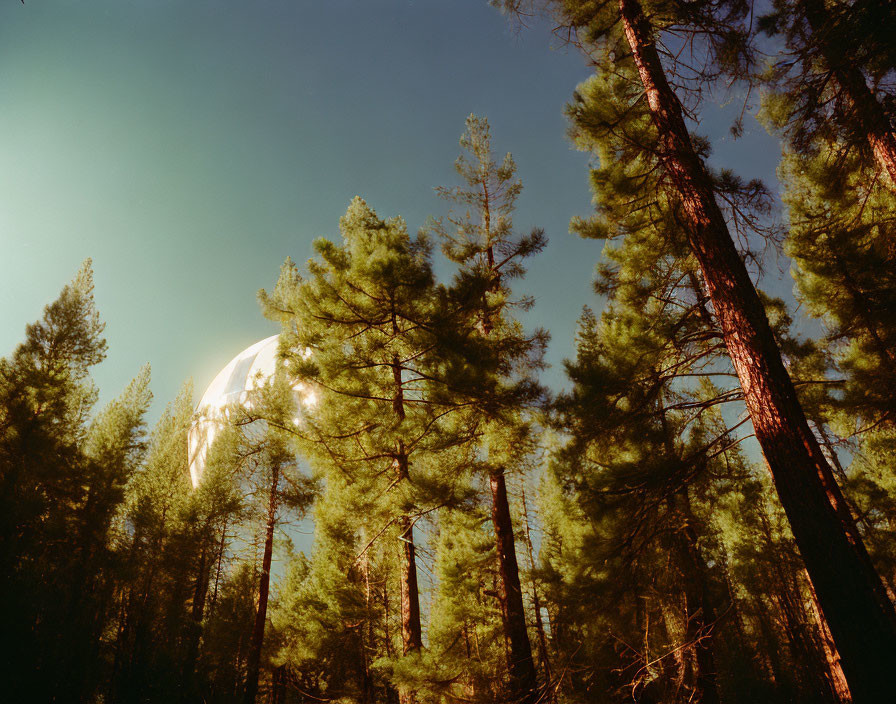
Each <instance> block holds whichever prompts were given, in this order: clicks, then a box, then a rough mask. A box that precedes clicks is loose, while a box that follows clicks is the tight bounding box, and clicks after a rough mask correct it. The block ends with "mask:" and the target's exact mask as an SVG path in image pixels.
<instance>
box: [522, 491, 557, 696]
mask: <svg viewBox="0 0 896 704" xmlns="http://www.w3.org/2000/svg"><path fill="white" fill-rule="evenodd" d="M522 501H523V528H524V529H525V531H526V532H525V536H526V552H527V553H528V557H529V568H530V570H532V572H534V571H535V552H534V549H533V547H532V534H531V532H530V530H529V508H528V506H527V504H526V489H525V487H523V490H522ZM532 607H533V609H534V610H535V632H536V633H537V634H538V650H539V659H540V660H541V667H542V670H543V675H544V681H545V683H547V684H549V683H550V681H551V676H552V675H551V658H550V653H549V651H548V639H547V635H546V634H545V631H544V622H543V620H542V617H541V599H539V597H538V584H537V583H536V581H535V578H534V577H533V578H532Z"/></svg>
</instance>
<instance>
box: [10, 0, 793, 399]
mask: <svg viewBox="0 0 896 704" xmlns="http://www.w3.org/2000/svg"><path fill="white" fill-rule="evenodd" d="M588 73H589V71H588V69H587V67H586V66H585V64H584V61H583V59H582V58H581V57H580V56H579V55H578V54H577V53H576V52H575V51H574V50H572V49H566V48H564V47H562V46H561V44H560V42H559V40H558V39H556V38H555V37H553V36H552V35H551V32H550V26H549V25H546V24H544V23H534V24H533V26H532V27H530V28H529V29H527V30H523V31H522V32H518V31H517V30H515V29H514V28H513V27H512V26H511V25H510V24H509V23H508V22H507V21H506V20H505V19H504V18H503V17H502V16H501V15H500V14H499V13H498V12H497V11H495V10H493V9H491V8H489V7H488V6H487V3H486V2H485V0H452V1H451V2H445V1H444V0H367V1H362V0H326V1H325V2H320V1H317V2H313V1H312V0H291V1H289V0H266V1H262V2H252V3H247V2H235V1H231V0H191V2H187V3H184V2H174V1H170V0H80V1H76V0H28V4H26V5H22V4H20V3H18V2H5V3H3V4H2V6H0V154H2V159H3V168H2V169H0V202H2V207H0V245H2V246H0V253H2V254H0V355H6V354H8V353H9V352H10V351H11V350H12V349H13V348H14V346H15V345H16V344H17V343H18V342H19V341H20V340H21V339H22V337H23V333H24V327H25V325H26V324H27V323H28V322H30V321H32V320H34V319H36V318H37V317H39V315H40V312H41V309H42V307H43V306H44V305H45V304H46V303H47V302H49V301H50V300H52V299H53V298H54V297H55V296H56V295H57V293H58V291H59V289H60V288H61V287H62V286H63V285H64V284H65V283H66V282H67V281H68V280H69V279H70V278H71V277H72V276H73V275H74V273H75V271H76V270H77V268H78V265H79V263H80V262H81V261H82V260H83V259H85V258H87V257H92V258H93V262H94V271H95V277H96V297H97V303H98V306H99V309H100V312H101V314H102V316H103V319H104V320H105V321H106V323H107V328H106V335H107V339H108V341H109V357H108V359H107V361H106V362H105V363H104V364H103V365H101V366H100V367H99V368H98V369H97V371H96V374H95V378H96V379H97V381H98V383H99V385H100V388H101V391H102V398H103V399H104V400H107V399H109V398H111V397H112V396H113V395H115V394H117V393H118V392H119V391H120V389H121V388H122V387H123V386H124V385H125V384H126V383H127V381H128V380H129V379H130V378H131V377H133V375H134V374H136V372H137V371H138V369H139V368H140V366H141V365H142V364H144V363H146V362H149V363H150V364H151V365H152V368H153V384H152V387H153V391H154V393H155V395H156V404H155V407H154V413H153V415H154V416H155V415H157V414H158V413H159V412H160V410H161V408H162V407H163V406H164V404H165V403H167V402H168V401H169V400H170V399H171V398H172V397H173V396H174V395H175V394H176V393H177V390H178V388H179V387H180V385H181V383H182V382H183V381H184V380H185V379H188V378H191V377H192V378H193V379H194V381H195V383H196V391H197V397H198V394H200V393H201V392H202V390H203V389H204V388H205V386H206V385H207V384H208V383H209V382H210V381H211V379H212V377H213V376H214V374H215V373H216V372H217V371H218V370H219V369H220V368H221V367H222V366H223V365H224V364H226V363H227V361H229V360H230V359H231V358H232V357H233V356H234V355H236V353H238V352H239V351H240V350H242V349H243V348H245V347H247V346H248V345H250V344H251V343H252V342H254V341H256V340H258V339H261V338H262V337H266V336H268V335H270V334H274V333H276V332H277V330H276V327H275V326H273V325H272V324H271V323H269V322H267V321H266V320H264V319H263V318H262V317H261V315H260V313H259V311H258V306H257V304H256V302H255V293H256V291H257V290H258V289H259V288H261V287H268V286H271V285H273V283H274V281H275V279H276V276H277V272H278V268H279V266H280V264H281V262H282V261H283V259H284V258H285V257H286V256H287V255H289V256H292V257H293V258H294V259H296V260H297V261H299V262H303V261H304V260H305V259H307V257H308V256H309V255H310V244H311V242H312V240H313V239H315V238H316V237H319V236H328V237H331V238H336V237H338V229H337V222H338V219H339V216H340V215H341V214H342V213H343V212H344V211H345V209H346V207H347V205H348V202H349V200H350V199H351V198H352V196H354V195H356V194H357V195H361V196H362V197H363V198H365V200H367V202H368V203H369V204H370V205H371V206H373V207H374V208H375V209H376V210H377V212H378V213H379V215H380V216H383V217H386V216H392V215H402V216H404V218H405V219H406V220H407V222H408V225H409V227H410V228H411V229H412V231H413V230H416V229H417V228H418V227H420V226H421V225H422V224H423V222H424V220H425V219H426V217H427V215H430V214H434V215H438V214H442V213H444V211H445V205H444V204H443V203H442V202H441V201H440V200H439V199H438V198H436V197H435V195H434V193H433V187H434V186H437V185H450V184H453V183H454V171H453V167H452V164H453V161H454V159H455V158H456V156H457V154H458V145H457V140H458V138H459V136H460V133H461V132H462V130H463V123H464V119H465V117H466V116H467V115H468V114H469V113H471V112H475V113H477V114H480V115H485V116H487V117H488V118H489V120H490V122H491V125H492V135H493V145H494V146H495V147H496V149H497V150H499V151H502V152H503V151H511V152H513V154H514V157H515V159H516V161H517V164H518V167H519V174H520V176H521V177H522V179H523V182H524V184H525V191H524V193H523V195H522V196H521V198H520V201H519V209H518V212H517V215H516V219H515V221H516V224H517V226H518V228H519V229H520V230H525V229H528V228H530V227H532V226H533V225H539V226H541V227H544V228H545V230H546V232H547V234H548V236H549V237H550V240H551V242H550V245H549V247H548V249H547V251H546V252H545V253H544V254H543V255H541V256H540V257H538V258H537V259H536V260H534V261H533V263H532V266H531V268H530V275H529V276H528V278H527V280H526V284H525V290H526V292H528V293H531V294H533V295H534V296H535V297H536V306H535V309H534V311H533V312H532V313H531V314H530V315H529V316H528V318H527V320H528V321H529V322H530V323H531V324H538V325H543V326H545V327H547V328H548V329H549V330H550V331H551V333H552V335H553V337H554V341H553V343H552V346H551V350H550V355H549V361H550V362H551V363H552V365H553V369H552V370H551V372H550V373H549V374H548V375H547V381H549V382H550V383H551V385H552V386H554V387H555V388H558V387H559V386H560V384H561V383H562V372H561V369H560V362H561V360H562V359H563V358H564V357H568V356H569V355H570V354H571V351H572V336H573V332H574V326H575V320H576V318H577V317H578V315H579V311H580V309H581V306H582V305H583V304H585V303H592V304H593V303H594V302H595V299H594V296H593V294H592V292H591V278H592V272H593V269H594V264H595V262H596V260H597V258H598V256H599V253H600V249H601V244H600V243H598V242H585V241H581V240H578V239H577V238H575V237H573V236H572V235H569V234H567V226H568V222H569V218H570V217H571V216H573V215H583V214H587V213H588V212H589V211H590V207H591V206H590V195H589V193H588V189H587V183H586V166H587V163H588V160H587V157H586V156H585V155H583V154H579V153H576V152H574V151H573V150H572V148H571V146H570V145H569V143H568V141H567V140H566V137H565V130H566V122H565V119H564V117H563V106H564V104H565V103H566V101H567V100H569V98H570V96H571V94H572V91H573V89H574V88H575V86H576V84H577V83H578V82H580V81H581V80H583V79H584V78H586V77H587V75H588ZM738 109H739V106H733V107H732V106H728V107H726V108H720V109H719V110H718V111H717V112H718V115H715V114H714V117H713V119H712V121H709V122H705V123H704V125H702V126H701V128H702V131H703V132H704V133H709V134H710V135H711V136H716V137H719V139H718V140H717V141H716V152H717V159H718V160H719V161H720V162H722V163H725V164H726V165H729V166H733V167H734V168H735V169H737V170H738V171H739V172H740V173H742V174H743V175H744V176H749V177H752V176H757V175H758V176H764V177H766V178H769V177H770V175H773V173H774V166H775V163H776V162H777V159H778V148H777V146H776V145H775V144H774V142H772V141H771V140H769V139H768V138H767V137H765V136H764V134H762V133H761V128H759V127H758V126H751V125H748V134H747V137H746V138H745V139H742V140H740V141H738V142H732V141H731V140H729V139H726V138H725V137H724V134H725V128H726V126H727V119H725V118H726V116H727V115H728V114H729V113H730V112H731V111H733V112H735V113H736V112H737V110H738ZM786 288H789V284H787V285H786Z"/></svg>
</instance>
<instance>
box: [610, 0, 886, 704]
mask: <svg viewBox="0 0 896 704" xmlns="http://www.w3.org/2000/svg"><path fill="white" fill-rule="evenodd" d="M619 9H620V14H621V21H622V28H623V30H624V32H625V36H626V38H627V39H628V42H629V45H630V47H631V50H632V55H633V58H634V61H635V64H636V66H637V69H638V73H639V76H640V79H641V82H642V84H643V86H644V90H645V94H646V100H647V104H648V107H649V110H650V114H651V117H652V119H653V122H654V124H655V125H656V128H657V130H658V133H659V138H660V149H661V150H662V155H661V158H662V160H663V165H664V167H665V170H666V172H667V174H668V176H669V178H670V180H671V182H672V183H673V184H674V187H675V189H676V191H677V195H678V197H679V198H680V203H681V211H682V212H681V216H682V218H683V221H684V225H685V228H686V230H687V235H688V239H689V243H690V246H691V249H692V251H693V253H694V255H695V257H696V258H697V261H698V263H699V265H700V268H701V270H702V272H703V278H704V282H705V286H706V291H707V294H708V296H709V299H710V301H711V302H712V305H713V308H714V310H715V314H716V317H717V318H718V320H719V323H720V326H721V328H722V332H723V335H724V338H725V343H726V345H727V348H728V352H729V354H730V356H731V360H732V362H733V364H734V367H735V370H736V371H737V375H738V377H739V379H740V383H741V386H742V388H743V391H744V398H745V401H746V405H747V409H748V411H749V413H750V417H751V419H752V421H753V428H754V431H755V434H756V438H757V440H758V441H759V444H760V446H761V448H762V451H763V454H764V455H765V458H766V461H767V462H768V465H769V469H770V470H771V473H772V476H773V477H774V481H775V486H776V488H777V491H778V495H779V497H780V499H781V503H782V505H783V507H784V510H785V512H786V513H787V517H788V519H789V521H790V525H791V528H792V530H793V533H794V537H795V538H796V541H797V545H798V546H799V549H800V552H801V554H802V557H803V559H804V561H805V564H806V567H807V569H808V572H809V575H810V576H811V578H812V582H813V584H814V586H815V589H816V592H817V594H818V598H819V603H820V604H821V606H822V610H823V611H824V614H825V617H826V618H827V620H828V624H829V625H830V628H831V632H832V633H833V636H834V640H835V642H836V643H837V647H838V650H839V651H840V654H841V656H842V658H843V669H844V672H846V676H847V678H848V680H849V682H850V688H851V689H852V691H853V695H854V697H855V699H856V701H857V702H864V701H871V700H872V699H873V700H874V701H877V697H878V695H879V693H880V692H883V691H888V690H889V689H890V688H891V686H892V680H891V677H892V673H891V670H892V666H893V664H894V663H896V613H894V609H893V604H892V602H890V600H889V599H888V597H887V595H886V591H885V589H884V586H883V584H882V582H881V580H880V577H879V575H878V574H877V573H876V572H875V570H874V567H873V565H872V563H871V560H870V558H869V556H868V553H867V551H866V549H865V546H864V544H863V543H862V542H861V539H860V537H859V535H858V532H857V531H856V530H855V527H854V523H853V521H852V517H851V516H850V515H849V511H848V508H847V507H846V504H845V502H844V501H843V497H842V494H841V493H840V490H839V489H838V487H837V485H836V483H835V481H834V479H833V474H832V472H831V468H830V466H829V465H828V463H827V461H826V459H825V458H824V455H823V454H822V452H821V449H820V448H819V446H818V443H817V441H816V439H815V437H814V435H813V434H812V432H811V430H810V429H809V426H808V423H807V421H806V418H805V415H804V413H803V410H802V408H801V406H800V404H799V401H798V400H797V397H796V393H795V390H794V388H793V384H792V382H791V380H790V378H789V376H788V374H787V371H786V369H785V367H784V363H783V361H782V359H781V354H780V351H779V350H778V348H777V345H776V343H775V340H774V337H773V335H772V331H771V329H770V326H769V324H768V319H767V318H766V316H765V311H764V309H763V307H762V304H761V302H760V300H759V296H758V295H757V293H756V290H755V288H754V287H753V284H752V282H751V280H750V277H749V274H748V273H747V269H746V266H745V265H744V263H743V260H742V259H741V257H740V256H739V254H738V252H737V249H736V248H735V246H734V242H733V241H732V239H731V235H730V233H729V232H728V227H727V224H726V222H725V219H724V216H723V214H722V211H721V209H720V208H719V206H718V204H717V203H716V201H715V197H714V193H713V189H712V184H711V182H710V179H709V175H708V173H707V171H706V169H705V167H704V166H703V164H702V162H701V161H700V159H699V157H698V156H697V154H696V152H695V150H694V148H693V145H692V143H691V140H690V134H689V133H688V130H687V126H686V125H685V122H684V117H683V113H682V109H681V104H680V103H679V101H678V98H677V96H676V95H675V93H674V91H673V90H672V88H671V87H670V86H669V84H668V82H667V80H666V76H665V73H664V70H663V67H662V64H661V62H660V58H659V54H658V52H657V50H656V46H655V45H654V42H653V33H652V28H651V26H650V24H649V22H648V21H647V19H646V17H645V16H644V13H643V11H642V8H641V5H640V4H639V3H638V2H637V0H619Z"/></svg>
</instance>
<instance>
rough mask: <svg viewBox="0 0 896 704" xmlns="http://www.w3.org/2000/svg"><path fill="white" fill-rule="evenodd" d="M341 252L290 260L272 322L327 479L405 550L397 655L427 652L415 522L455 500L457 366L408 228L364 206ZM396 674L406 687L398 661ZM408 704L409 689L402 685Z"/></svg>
mask: <svg viewBox="0 0 896 704" xmlns="http://www.w3.org/2000/svg"><path fill="white" fill-rule="evenodd" d="M340 228H341V230H342V235H343V244H342V246H338V245H336V244H334V243H332V242H329V241H327V240H323V239H322V240H318V241H317V242H316V243H315V249H316V251H317V255H318V256H317V258H316V259H313V260H311V261H309V262H308V265H307V267H308V278H303V277H302V276H300V275H299V273H298V271H297V270H296V268H295V266H294V265H293V264H292V263H291V262H289V261H287V263H286V264H285V265H284V267H283V270H282V271H281V275H280V279H279V281H278V283H277V286H276V288H275V289H274V291H273V292H272V293H271V294H266V293H265V292H262V293H261V294H260V297H261V301H262V303H263V305H264V308H265V312H266V314H267V315H268V316H269V317H271V318H272V319H274V320H277V321H279V322H281V323H282V326H283V331H282V333H281V354H282V355H283V357H284V358H285V360H286V363H287V364H288V365H289V370H290V373H291V374H293V375H294V376H295V378H297V379H305V380H309V381H310V382H311V383H312V384H314V386H315V389H316V393H317V394H318V399H319V401H318V404H317V406H316V407H315V411H314V412H313V413H312V414H310V415H309V416H308V418H307V421H306V424H305V425H304V426H302V427H300V428H298V429H296V433H297V435H298V436H299V442H300V444H301V446H302V447H303V449H304V451H305V452H306V453H308V455H309V456H310V457H311V458H312V461H313V462H314V463H315V464H316V466H317V467H318V471H319V472H320V473H321V474H322V476H324V477H326V476H328V475H332V474H335V475H337V476H343V477H349V478H350V479H351V480H352V481H353V482H354V483H356V484H357V486H358V489H359V491H358V494H357V495H358V496H359V497H361V499H362V502H361V503H360V504H359V505H358V506H356V507H355V510H356V511H357V513H358V515H359V516H362V517H363V518H362V520H361V521H360V526H359V527H361V528H363V529H364V531H365V532H366V535H367V536H368V538H367V539H368V540H369V541H375V540H376V539H377V538H378V537H380V536H384V535H388V536H390V537H391V538H392V540H394V543H393V544H394V546H395V548H398V550H399V553H400V557H401V559H400V561H399V565H400V576H399V584H400V593H401V609H400V611H401V634H402V654H403V655H404V656H405V657H404V660H405V661H406V662H413V661H414V659H415V658H417V657H418V655H419V653H420V651H421V649H422V647H423V633H422V625H421V619H420V603H419V587H418V582H417V558H416V546H415V543H414V525H415V523H416V522H417V521H418V520H420V519H421V518H422V517H423V516H425V515H426V514H428V513H430V512H432V511H434V510H436V509H437V508H438V507H440V506H442V505H444V504H448V503H451V502H452V501H453V500H454V496H453V492H454V486H455V484H456V482H457V480H456V475H457V474H459V473H460V474H462V472H463V468H464V467H465V466H466V465H467V464H468V463H469V459H470V458H469V457H468V456H467V455H465V454H464V453H463V451H462V448H463V447H464V446H465V444H467V443H468V442H469V438H470V436H471V433H475V432H476V431H475V427H474V428H472V429H471V428H469V427H468V426H467V424H466V423H463V422H461V421H462V420H466V419H461V418H459V417H458V413H455V411H458V410H461V409H463V408H464V406H463V405H462V404H458V403H457V402H456V400H455V399H453V398H451V397H450V396H449V395H447V394H446V393H445V388H446V379H448V378H449V377H450V376H451V374H452V366H451V360H450V359H449V358H447V357H446V356H445V355H443V354H442V353H441V352H442V349H441V346H440V343H439V340H440V333H439V330H440V327H441V326H442V325H443V324H444V322H443V321H444V319H445V313H444V310H443V309H444V296H443V295H440V294H439V291H438V290H437V288H436V287H435V283H434V279H433V274H432V270H431V265H430V247H429V244H428V243H427V241H426V240H425V238H423V237H422V236H421V237H418V238H416V239H411V238H410V237H409V235H408V233H407V230H406V228H405V225H404V223H403V221H401V220H400V219H393V220H389V221H385V222H384V221H382V220H380V219H379V218H378V217H377V216H376V214H375V213H374V212H373V211H372V210H371V209H370V208H369V207H368V206H367V205H366V204H365V203H364V201H362V200H361V199H359V198H356V199H355V200H354V201H353V202H352V204H351V205H350V207H349V209H348V211H347V212H346V214H345V216H344V217H343V218H342V220H341V221H340ZM397 665H398V669H396V670H395V672H396V678H398V679H399V680H400V679H401V671H402V667H401V662H398V663H397ZM397 684H398V685H399V691H400V697H401V700H402V701H403V702H411V701H414V699H415V695H414V691H413V687H412V686H411V685H410V684H409V683H408V682H407V681H405V682H401V681H398V682H397Z"/></svg>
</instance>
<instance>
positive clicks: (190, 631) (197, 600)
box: [183, 538, 208, 701]
mask: <svg viewBox="0 0 896 704" xmlns="http://www.w3.org/2000/svg"><path fill="white" fill-rule="evenodd" d="M203 543H204V538H203ZM207 562H208V549H207V547H206V545H205V544H203V546H202V549H201V550H200V552H199V566H198V568H197V569H196V584H195V585H194V587H193V606H192V609H191V610H190V621H189V623H188V624H187V656H186V659H185V661H184V674H183V678H184V685H183V700H184V701H195V699H196V692H195V691H194V690H195V681H194V677H195V674H196V660H197V658H198V657H199V639H200V637H201V636H202V619H203V617H204V616H205V600H206V595H207V594H208V568H207V567H206V563H207Z"/></svg>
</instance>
